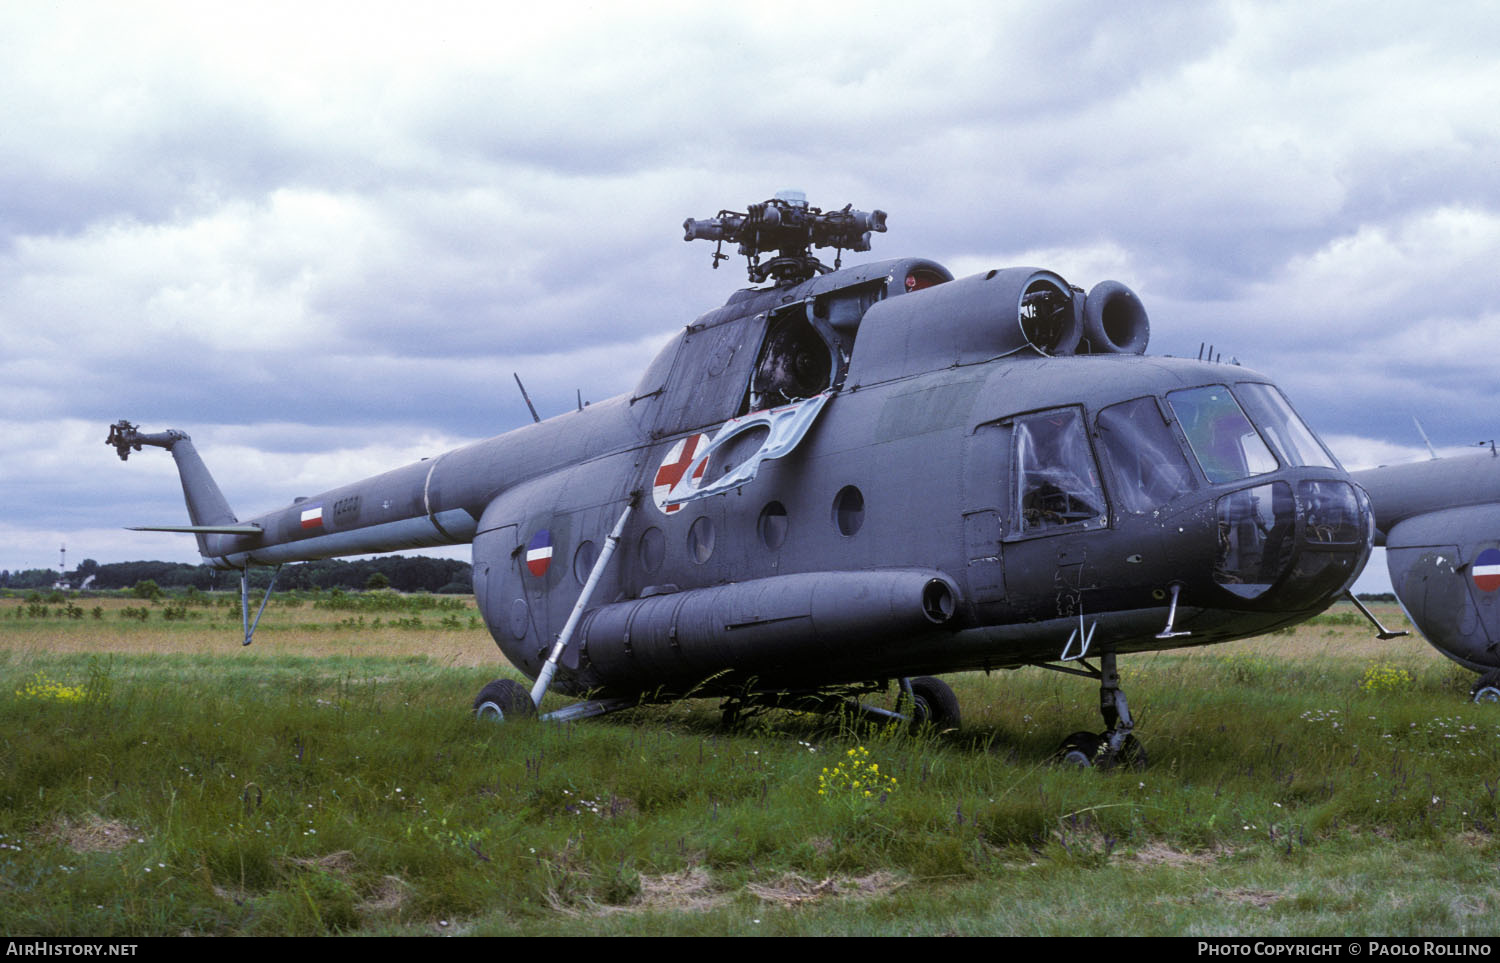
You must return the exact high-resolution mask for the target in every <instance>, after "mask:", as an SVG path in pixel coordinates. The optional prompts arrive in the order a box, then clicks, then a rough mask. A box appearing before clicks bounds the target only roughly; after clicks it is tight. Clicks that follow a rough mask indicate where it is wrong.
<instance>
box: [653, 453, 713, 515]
mask: <svg viewBox="0 0 1500 963" xmlns="http://www.w3.org/2000/svg"><path fill="white" fill-rule="evenodd" d="M708 441H709V438H708V436H707V435H694V436H693V437H691V438H683V439H681V440H679V441H678V442H677V444H675V445H673V446H672V448H671V450H670V451H668V452H667V457H665V458H663V459H662V460H661V467H660V468H658V469H656V479H655V480H654V481H652V483H651V500H652V501H653V502H655V503H656V507H657V509H659V510H660V511H661V513H662V514H663V515H675V514H676V513H677V512H680V511H681V510H682V506H681V505H668V504H667V496H668V495H669V494H671V492H672V486H673V485H676V484H677V483H678V482H679V481H681V480H682V476H683V475H685V474H687V470H688V466H689V465H691V464H692V463H693V459H694V458H695V457H697V455H698V453H699V452H700V451H702V450H703V449H704V448H705V447H706V446H707V445H708ZM707 468H708V462H704V463H703V464H701V465H699V466H698V470H697V471H696V472H694V473H693V481H694V482H699V481H702V480H703V472H704V471H705V470H706V469H707Z"/></svg>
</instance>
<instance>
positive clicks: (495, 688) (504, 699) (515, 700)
mask: <svg viewBox="0 0 1500 963" xmlns="http://www.w3.org/2000/svg"><path fill="white" fill-rule="evenodd" d="M474 715H475V716H476V717H477V718H480V719H489V720H492V721H494V722H507V721H516V720H519V719H535V718H536V703H534V702H532V701H531V693H530V692H528V691H526V687H525V686H523V685H521V683H519V682H516V681H515V680H513V679H496V680H495V681H494V682H491V683H490V684H489V685H487V686H485V687H484V688H483V689H480V690H479V695H477V696H475V697H474Z"/></svg>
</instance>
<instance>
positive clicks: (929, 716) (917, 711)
mask: <svg viewBox="0 0 1500 963" xmlns="http://www.w3.org/2000/svg"><path fill="white" fill-rule="evenodd" d="M911 696H912V703H913V705H912V709H911V727H912V731H916V730H917V729H920V728H922V726H924V725H926V724H928V723H931V724H932V728H934V729H936V730H938V731H939V732H941V731H942V730H944V729H957V728H958V718H959V717H958V696H956V695H954V694H953V689H951V688H950V687H949V686H948V683H946V682H944V681H943V680H942V679H934V678H933V677H932V676H930V675H922V676H917V677H916V678H915V679H912V680H911Z"/></svg>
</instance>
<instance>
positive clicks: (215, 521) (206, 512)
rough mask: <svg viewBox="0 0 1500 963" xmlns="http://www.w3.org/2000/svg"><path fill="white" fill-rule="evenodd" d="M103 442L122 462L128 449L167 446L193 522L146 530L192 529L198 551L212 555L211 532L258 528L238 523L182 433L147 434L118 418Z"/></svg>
mask: <svg viewBox="0 0 1500 963" xmlns="http://www.w3.org/2000/svg"><path fill="white" fill-rule="evenodd" d="M104 443H105V444H107V445H113V446H114V449H115V451H116V452H118V453H119V455H120V460H121V461H125V460H126V459H127V458H129V457H130V452H131V451H140V450H141V446H142V445H150V446H153V447H156V448H165V449H167V450H168V451H170V452H171V453H172V459H173V460H174V461H176V462H177V476H178V478H179V479H180V480H181V481H182V495H183V498H184V499H185V500H186V501H187V510H188V518H189V519H190V520H191V521H192V525H190V526H178V527H175V528H171V527H168V528H162V527H154V528H151V529H147V530H148V531H178V532H182V531H186V532H192V533H193V534H194V535H196V536H197V538H198V552H199V554H201V555H204V556H207V555H209V554H211V553H210V551H209V548H208V536H209V535H210V534H225V535H245V534H251V533H256V532H259V531H260V529H259V528H256V527H254V526H244V525H239V519H238V518H236V517H235V514H234V512H233V511H231V510H230V508H229V502H228V501H227V500H226V499H225V498H224V493H223V492H221V491H219V486H218V483H216V482H215V481H214V477H213V475H211V474H210V473H209V471H208V466H207V465H205V464H203V459H202V458H200V457H199V456H198V450H197V449H196V448H194V447H193V441H192V439H191V438H189V437H188V436H187V434H186V433H185V432H181V431H178V430H177V429H175V428H171V429H168V430H166V431H162V432H157V433H155V434H146V433H144V432H142V431H139V430H137V428H136V426H135V425H132V424H131V423H130V422H128V421H125V420H124V419H121V420H120V421H118V422H116V423H115V424H113V425H110V426H109V437H108V438H106V439H105V442H104Z"/></svg>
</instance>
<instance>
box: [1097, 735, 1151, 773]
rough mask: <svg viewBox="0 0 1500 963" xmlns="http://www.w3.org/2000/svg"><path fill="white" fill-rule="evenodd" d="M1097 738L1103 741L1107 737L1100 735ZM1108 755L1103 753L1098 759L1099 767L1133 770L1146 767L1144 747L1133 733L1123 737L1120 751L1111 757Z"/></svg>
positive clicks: (1137, 770)
mask: <svg viewBox="0 0 1500 963" xmlns="http://www.w3.org/2000/svg"><path fill="white" fill-rule="evenodd" d="M1099 738H1100V742H1101V743H1103V741H1104V740H1105V738H1107V737H1106V736H1103V735H1101V736H1100V737H1099ZM1108 757H1109V753H1108V752H1106V753H1104V756H1103V757H1102V758H1101V759H1100V761H1099V768H1101V769H1127V770H1131V771H1135V772H1139V771H1141V770H1142V769H1145V768H1146V747H1145V746H1143V745H1141V740H1139V739H1137V738H1136V737H1135V734H1134V733H1131V734H1130V735H1127V736H1126V737H1125V741H1124V742H1122V743H1121V744H1120V751H1119V752H1118V753H1116V754H1115V757H1114V758H1113V759H1110V758H1108Z"/></svg>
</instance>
